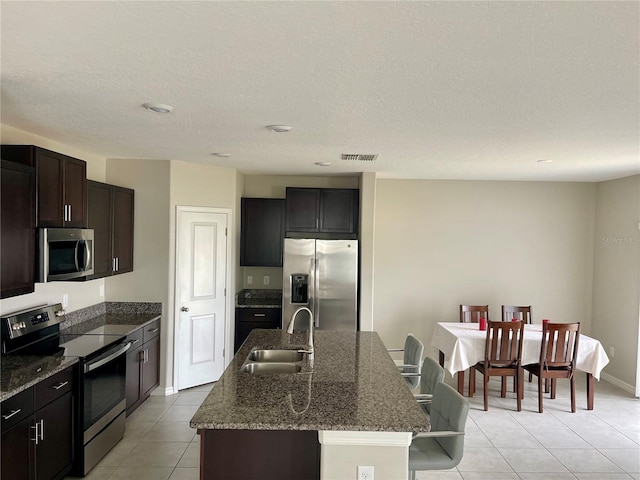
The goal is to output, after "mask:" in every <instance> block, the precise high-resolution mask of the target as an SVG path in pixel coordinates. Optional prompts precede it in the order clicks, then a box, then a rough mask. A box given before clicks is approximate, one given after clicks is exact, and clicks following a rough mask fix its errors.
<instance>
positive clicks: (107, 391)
mask: <svg viewBox="0 0 640 480" xmlns="http://www.w3.org/2000/svg"><path fill="white" fill-rule="evenodd" d="M129 348H131V344H130V343H119V344H117V345H115V346H114V347H112V348H110V349H109V350H107V351H106V352H104V353H101V354H100V355H99V356H97V357H94V358H91V359H88V360H86V361H85V363H84V375H83V384H84V385H83V406H84V418H83V430H84V441H85V443H87V442H88V441H89V440H91V438H93V437H94V436H95V435H96V434H97V433H99V432H100V431H101V430H102V429H103V428H104V427H105V426H107V425H108V424H109V422H110V421H111V420H113V418H115V417H116V416H118V415H119V414H120V413H121V412H123V411H124V410H125V382H126V377H125V370H126V355H125V354H126V352H127V350H129Z"/></svg>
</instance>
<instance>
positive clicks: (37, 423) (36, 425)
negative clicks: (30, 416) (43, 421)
mask: <svg viewBox="0 0 640 480" xmlns="http://www.w3.org/2000/svg"><path fill="white" fill-rule="evenodd" d="M38 425H40V422H36V424H35V425H34V426H32V427H31V428H33V429H34V430H35V431H36V432H35V433H36V435H35V437H34V438H32V439H31V441H32V442H36V445H38V430H39V428H38Z"/></svg>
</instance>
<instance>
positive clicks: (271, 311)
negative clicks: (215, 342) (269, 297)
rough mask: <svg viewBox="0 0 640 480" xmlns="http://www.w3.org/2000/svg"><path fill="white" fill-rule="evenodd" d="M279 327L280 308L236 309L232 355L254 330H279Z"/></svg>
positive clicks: (280, 319) (280, 321)
mask: <svg viewBox="0 0 640 480" xmlns="http://www.w3.org/2000/svg"><path fill="white" fill-rule="evenodd" d="M281 325H282V309H281V308H236V333H235V342H234V353H235V352H237V351H238V349H239V348H240V346H242V343H243V342H244V341H245V340H246V339H247V337H248V336H249V334H250V333H251V331H252V330H253V329H254V328H280V326H281Z"/></svg>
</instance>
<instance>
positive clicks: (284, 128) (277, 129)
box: [266, 125, 291, 133]
mask: <svg viewBox="0 0 640 480" xmlns="http://www.w3.org/2000/svg"><path fill="white" fill-rule="evenodd" d="M266 128H268V129H269V130H271V131H272V132H278V133H284V132H289V131H291V127H290V126H289V125H267V126H266Z"/></svg>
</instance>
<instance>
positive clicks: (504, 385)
mask: <svg viewBox="0 0 640 480" xmlns="http://www.w3.org/2000/svg"><path fill="white" fill-rule="evenodd" d="M500 379H501V380H502V381H501V382H500V383H501V385H500V396H501V397H502V398H504V397H506V396H507V377H500Z"/></svg>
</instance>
